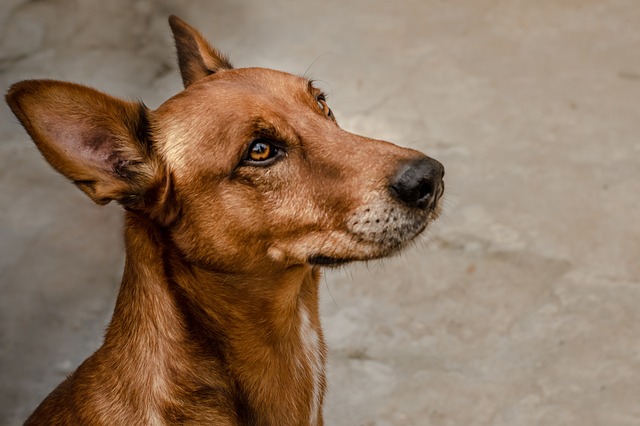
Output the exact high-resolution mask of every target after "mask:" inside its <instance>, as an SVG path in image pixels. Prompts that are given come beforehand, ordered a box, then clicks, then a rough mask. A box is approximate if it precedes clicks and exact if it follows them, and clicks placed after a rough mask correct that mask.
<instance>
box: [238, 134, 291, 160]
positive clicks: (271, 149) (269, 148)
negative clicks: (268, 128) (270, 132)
mask: <svg viewBox="0 0 640 426" xmlns="http://www.w3.org/2000/svg"><path fill="white" fill-rule="evenodd" d="M282 153H283V151H282V149H280V148H278V147H277V146H275V145H274V144H273V143H271V142H270V141H268V140H266V139H262V138H259V139H256V140H254V141H253V142H251V145H249V150H248V151H247V155H246V157H245V161H246V162H247V163H250V164H255V165H265V166H266V165H269V164H271V163H273V161H275V160H276V159H277V158H279V157H280V156H281V155H282Z"/></svg>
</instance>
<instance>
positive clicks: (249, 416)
mask: <svg viewBox="0 0 640 426" xmlns="http://www.w3.org/2000/svg"><path fill="white" fill-rule="evenodd" d="M170 24H171V28H172V30H173V32H174V35H175V39H176V47H177V51H178V58H179V65H180V71H181V74H182V78H183V82H184V85H185V90H184V91H183V92H181V93H179V94H177V95H176V96H174V97H173V98H171V99H169V100H168V101H166V102H165V103H164V104H163V105H161V106H160V107H159V108H158V109H157V110H154V111H151V110H148V109H147V108H146V107H144V105H142V104H138V103H133V102H126V101H122V100H119V99H116V98H113V97H110V96H107V95H104V94H102V93H100V92H97V91H96V90H93V89H91V88H88V87H85V86H80V85H77V84H72V83H64V82H57V81H50V80H40V81H24V82H20V83H17V84H15V85H14V86H12V87H11V89H10V90H9V92H8V94H7V97H6V99H7V102H8V103H9V106H10V107H11V109H12V111H13V112H14V113H15V114H16V116H17V117H18V118H19V119H20V121H21V123H22V124H23V126H24V127H25V129H26V130H27V132H28V133H29V135H30V136H31V137H32V139H33V140H34V142H35V143H36V145H37V146H38V148H39V149H40V151H41V152H42V154H43V155H44V157H45V158H46V159H47V161H49V163H50V164H51V165H52V166H53V167H54V168H55V169H56V170H58V171H59V172H60V173H62V174H63V175H65V176H66V177H67V178H69V179H70V180H71V181H72V182H74V183H75V184H76V185H77V186H78V187H79V188H80V189H81V190H82V191H84V192H85V193H86V194H87V195H88V196H89V197H90V198H92V199H93V200H94V201H95V202H96V203H99V204H105V203H108V202H109V201H111V200H115V201H117V202H119V203H120V204H121V205H122V206H123V207H124V208H125V210H126V221H125V243H126V264H125V269H124V273H123V279H122V286H121V289H120V293H119V295H118V300H117V302H116V307H115V310H114V313H113V318H112V321H111V323H110V325H109V328H108V330H107V333H106V336H105V340H104V344H103V345H102V347H100V349H98V351H96V352H95V353H94V354H93V355H92V356H91V357H90V358H88V359H87V360H86V361H85V362H84V363H83V364H82V365H81V366H80V367H79V368H78V369H77V370H76V371H75V372H74V373H73V374H71V375H70V376H69V378H68V379H67V380H65V381H64V382H63V383H62V384H60V385H59V386H58V387H57V388H56V389H55V390H54V391H53V392H52V393H51V394H50V395H49V396H48V397H47V398H46V399H45V400H44V401H43V402H42V403H41V404H40V406H39V407H38V408H37V409H36V411H35V412H34V413H33V414H32V415H31V417H30V418H29V419H28V420H27V423H26V424H29V425H80V424H86V425H143V424H149V425H159V424H193V425H196V424H198V425H201V424H215V425H304V424H309V425H311V424H314V425H321V424H323V420H322V399H323V395H324V391H325V387H326V384H325V375H324V365H325V358H326V349H325V345H324V340H323V337H322V330H321V327H320V319H319V316H318V280H319V275H320V272H319V268H320V266H321V265H324V264H342V263H346V262H350V261H357V260H368V259H374V258H380V257H384V256H388V255H390V254H393V253H395V252H397V251H398V250H400V249H401V248H403V247H404V246H405V245H406V244H407V243H408V242H409V241H411V240H412V239H413V238H414V237H415V236H417V235H418V234H419V233H420V232H421V231H422V230H423V229H424V228H425V227H426V226H427V225H428V223H429V222H430V221H432V220H433V219H435V217H437V215H438V212H439V206H438V203H437V201H438V198H439V197H440V195H441V193H442V190H441V178H442V174H443V172H442V171H441V170H440V169H441V166H439V167H440V169H438V173H440V174H439V175H438V176H437V177H436V178H435V179H436V180H435V181H434V182H436V183H435V184H432V183H430V185H432V186H431V187H428V188H429V189H430V190H431V192H433V193H434V194H427V195H420V196H421V197H422V198H420V199H417V198H416V200H414V199H411V200H410V201H407V197H413V195H409V196H407V195H400V196H399V198H398V196H397V194H396V193H395V192H393V191H390V189H389V187H390V185H391V186H393V185H394V184H393V182H395V181H397V180H398V179H397V178H394V176H397V175H398V170H400V169H402V168H403V167H404V168H405V169H406V168H407V167H408V166H406V165H407V164H409V163H411V164H413V163H415V162H416V161H418V162H420V161H421V162H423V163H424V162H426V161H427V157H425V156H424V155H423V154H421V153H419V152H417V151H413V150H409V149H404V148H400V147H397V146H395V145H393V144H390V143H388V142H383V141H378V140H372V139H367V138H364V137H362V136H357V135H354V134H351V133H348V132H346V131H344V130H342V129H341V128H340V127H339V126H338V125H337V124H336V122H335V119H334V117H333V114H332V113H331V110H330V109H329V108H328V107H327V105H326V101H325V99H324V95H322V94H321V92H320V91H319V90H317V89H316V88H314V87H313V85H312V84H311V83H310V82H309V81H307V80H305V79H303V78H300V77H296V76H293V75H290V74H286V73H282V72H278V71H273V70H267V69H259V68H247V69H233V68H232V66H231V64H230V63H229V62H228V60H227V59H226V58H224V57H222V56H221V55H220V54H219V52H217V51H216V50H215V49H213V48H212V47H211V46H209V44H208V43H207V42H206V41H205V40H204V39H203V38H202V36H201V35H200V34H199V33H198V32H197V31H196V30H195V29H193V28H192V27H190V26H189V25H187V24H186V23H184V22H183V21H181V20H179V19H178V18H176V17H171V18H170ZM256 141H258V142H260V141H263V143H266V144H267V145H268V147H270V148H271V149H272V150H273V151H271V152H274V153H276V154H277V156H276V154H274V157H273V158H272V159H269V160H268V161H263V162H260V161H253V160H252V159H251V158H250V157H248V153H249V151H250V150H251V149H252V147H254V146H255V143H256ZM261 161H262V160H261ZM429 161H431V162H432V163H430V164H436V162H434V161H433V160H429ZM412 162H413V163H412ZM434 167H435V166H434ZM436 168H437V167H436ZM411 173H413V174H415V173H414V171H413V169H412V171H411ZM411 173H410V174H411ZM394 179H395V181H394ZM390 182H391V184H390ZM403 185H404V183H403ZM425 185H426V184H425ZM434 185H435V186H434ZM404 186H406V185H404ZM404 186H398V185H396V187H398V188H400V192H402V191H404V190H403V189H402V188H404ZM410 186H411V185H410ZM423 186H424V185H423ZM414 189H415V188H413V187H411V188H410V190H412V191H413V190H414ZM396 192H397V191H396ZM404 192H407V193H409V192H410V191H404ZM414 192H415V191H414ZM394 194H396V196H395V198H394ZM428 197H431V198H428ZM427 198H428V199H429V200H430V202H431V204H429V206H428V208H427V207H416V206H417V205H420V206H422V204H420V203H421V202H422V201H424V200H425V199H427ZM399 199H400V200H401V201H398V200H399Z"/></svg>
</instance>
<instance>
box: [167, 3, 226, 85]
mask: <svg viewBox="0 0 640 426" xmlns="http://www.w3.org/2000/svg"><path fill="white" fill-rule="evenodd" d="M169 25H170V26H171V31H173V37H174V38H175V42H176V50H177V52H178V66H179V67H180V74H181V75H182V82H183V83H184V87H185V88H187V87H189V86H190V85H192V84H193V83H195V82H196V81H198V80H200V79H202V78H204V77H206V76H208V75H211V74H213V73H215V72H217V71H219V70H222V69H231V68H233V66H232V65H231V64H230V63H229V60H228V59H227V58H226V57H225V56H224V55H222V54H221V53H220V52H219V51H218V50H216V49H214V48H213V47H211V45H210V44H209V43H208V42H207V40H205V39H204V37H202V35H200V33H199V32H198V30H196V29H195V28H193V27H192V26H190V25H189V24H187V23H186V22H184V21H183V20H181V19H180V18H178V17H177V16H175V15H171V16H170V17H169Z"/></svg>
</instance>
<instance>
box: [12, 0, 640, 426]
mask: <svg viewBox="0 0 640 426" xmlns="http://www.w3.org/2000/svg"><path fill="white" fill-rule="evenodd" d="M174 4H179V5H180V6H176V5H174ZM267 4H268V5H267ZM170 13H176V14H178V15H180V16H182V17H183V18H184V19H186V20H188V21H190V22H191V23H193V24H194V25H196V26H198V27H199V28H200V29H201V30H202V32H203V33H204V34H205V35H206V36H207V37H208V38H209V39H210V40H211V41H212V42H213V43H214V44H215V45H216V46H218V47H219V48H221V49H222V50H223V51H226V52H229V53H230V55H231V59H232V61H233V62H234V64H236V66H253V65H257V66H265V67H273V68H278V69H283V70H286V71H289V72H293V73H298V74H304V73H305V72H306V73H307V74H308V75H310V76H312V77H314V78H316V79H318V80H320V84H321V85H323V87H324V88H325V89H327V91H328V92H329V93H330V95H331V98H330V104H331V106H332V108H333V110H334V111H335V112H336V115H337V117H338V120H339V121H340V123H341V124H342V126H343V127H345V128H347V129H349V130H352V131H355V132H359V133H363V134H366V135H368V136H373V137H377V138H386V139H389V140H392V141H394V142H396V143H398V144H400V145H408V146H412V147H415V148H418V149H421V150H424V151H425V152H427V153H428V154H430V155H432V156H434V157H436V158H438V159H439V160H440V161H442V162H443V163H444V164H445V166H446V167H447V176H446V182H447V189H448V194H447V214H446V217H444V218H443V219H442V220H441V221H440V222H439V224H438V225H437V226H436V227H434V228H433V229H432V230H431V232H430V233H429V236H428V237H427V238H424V239H423V240H422V241H421V242H419V243H418V244H417V245H416V247H415V248H413V249H412V250H410V251H408V252H407V253H406V254H405V255H403V256H401V257H398V258H395V259H391V260H388V261H385V262H382V263H372V264H370V265H368V266H366V265H359V266H354V267H349V268H347V269H346V270H345V271H338V272H331V273H329V274H327V276H326V278H325V279H323V281H322V288H323V311H324V312H323V320H324V326H325V331H326V335H327V337H328V342H329V345H330V347H331V358H330V365H329V383H330V391H329V393H328V398H327V404H326V406H325V414H326V418H327V423H328V424H331V425H333V424H335V425H461V426H462V425H505V426H506V425H544V426H548V425H581V426H588V425H607V426H611V425H638V424H640V309H639V308H638V306H639V305H640V260H639V257H640V31H638V28H640V7H639V6H638V3H637V1H635V0H602V1H596V0H567V1H562V2H559V1H551V0H542V1H519V2H514V1H508V0H474V1H471V0H467V1H461V2H447V1H440V0H423V1H418V0H415V1H408V0H407V1H396V2H389V1H383V0H380V1H365V0H358V1H350V2H342V1H338V0H327V1H323V2H313V3H312V2H306V1H304V2H292V1H285V0H279V1H272V2H259V1H257V0H253V1H242V2H234V1H231V0H223V1H204V0H201V1H196V0H191V1H181V2H177V1H176V2H170V1H168V0H164V1H156V2H151V1H129V0H113V1H97V0H86V1H63V0H40V1H37V2H36V1H24V0H3V1H2V5H0V87H4V88H6V87H7V86H8V85H9V84H10V83H11V82H13V81H16V80H19V79H25V78H33V77H49V78H58V79H64V80H72V81H76V82H81V83H85V84H88V85H92V86H95V87H96V88H98V89H100V90H103V91H106V92H109V93H111V94H114V95H117V96H121V97H127V98H141V99H143V100H145V102H146V103H147V104H148V105H149V106H150V107H155V106H157V105H159V103H160V102H161V101H162V100H164V99H166V98H167V97H169V96H170V95H172V94H173V93H175V92H177V91H178V90H179V89H180V79H179V76H178V74H177V70H176V69H175V66H174V62H175V61H174V57H173V48H172V47H171V40H170V31H169V28H168V25H167V24H166V17H167V16H168V15H169V14H170ZM0 121H1V123H2V125H1V127H0V423H1V424H3V425H4V424H6V425H17V424H20V422H21V420H22V419H24V417H25V416H26V415H27V414H28V413H29V412H30V410H32V409H33V408H34V406H35V405H36V404H37V403H38V402H39V401H40V400H41V399H42V398H43V397H44V396H45V395H46V394H47V393H48V392H49V391H50V390H51V389H52V388H53V387H54V386H55V385H56V384H57V383H58V382H59V381H61V380H62V379H63V377H64V375H65V374H67V373H68V372H69V371H71V370H72V369H73V368H74V367H75V366H76V365H77V364H78V363H79V362H80V361H81V360H82V359H84V358H85V357H86V356H87V355H88V354H89V353H91V352H92V351H93V350H94V349H95V348H96V347H97V346H98V345H99V343H100V339H101V334H102V331H103V329H104V326H105V324H106V321H108V318H109V316H110V313H111V309H112V305H113V302H114V298H115V295H116V292H117V287H118V284H119V276H120V270H121V267H122V262H123V255H122V242H121V235H120V228H121V215H120V212H119V209H118V208H117V207H115V206H109V207H106V208H100V207H97V206H94V205H92V204H91V202H90V201H89V200H88V199H86V197H85V196H84V195H83V194H81V193H80V192H79V191H78V190H76V189H75V188H73V187H72V186H71V185H69V184H68V183H66V182H65V181H64V179H63V178H61V177H59V176H58V175H56V174H55V173H54V172H53V171H52V170H51V169H50V168H49V167H48V166H47V165H46V164H45V162H44V161H43V160H42V159H41V158H40V156H39V154H38V153H37V151H36V150H35V148H34V147H33V146H32V144H31V143H30V142H28V141H27V136H26V134H25V133H24V132H23V131H22V130H21V129H20V128H19V126H18V125H17V123H16V121H15V119H13V117H12V116H11V115H10V113H9V111H8V109H7V108H6V106H5V105H4V104H3V105H2V106H0ZM329 291H330V294H329Z"/></svg>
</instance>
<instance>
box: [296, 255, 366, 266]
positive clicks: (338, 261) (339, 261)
mask: <svg viewBox="0 0 640 426" xmlns="http://www.w3.org/2000/svg"><path fill="white" fill-rule="evenodd" d="M356 260H357V259H348V258H341V257H332V256H324V255H321V254H317V255H314V256H310V257H309V259H308V260H307V262H309V263H310V264H311V265H315V266H341V265H345V264H347V263H351V262H355V261H356Z"/></svg>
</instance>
